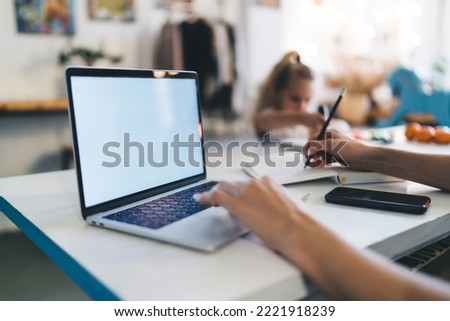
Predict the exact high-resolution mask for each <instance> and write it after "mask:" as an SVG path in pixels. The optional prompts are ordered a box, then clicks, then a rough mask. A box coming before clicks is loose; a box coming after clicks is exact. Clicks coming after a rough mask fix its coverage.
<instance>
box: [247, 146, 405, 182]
mask: <svg viewBox="0 0 450 321" xmlns="http://www.w3.org/2000/svg"><path fill="white" fill-rule="evenodd" d="M241 167H242V169H243V170H244V172H246V173H247V174H248V175H249V176H251V177H253V178H261V177H263V176H270V177H272V178H273V179H274V180H275V181H277V182H278V183H280V184H283V185H289V184H296V183H302V182H308V181H312V180H317V179H323V178H328V179H331V180H333V181H334V182H335V183H337V184H342V185H347V184H369V183H387V182H398V181H402V179H400V178H397V177H393V176H389V175H384V174H380V173H375V172H359V171H353V170H351V169H348V168H345V167H342V166H340V165H337V164H335V165H332V166H329V167H324V168H309V167H308V168H304V164H303V161H302V157H301V154H300V153H299V152H291V151H287V152H284V153H283V154H282V155H281V154H277V153H272V154H270V155H266V157H263V158H261V159H259V162H258V163H257V164H256V163H255V162H241Z"/></svg>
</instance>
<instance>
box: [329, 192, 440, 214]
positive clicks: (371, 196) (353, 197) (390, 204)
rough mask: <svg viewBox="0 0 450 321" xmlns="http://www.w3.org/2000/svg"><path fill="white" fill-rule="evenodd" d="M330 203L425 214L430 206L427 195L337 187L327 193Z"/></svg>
mask: <svg viewBox="0 0 450 321" xmlns="http://www.w3.org/2000/svg"><path fill="white" fill-rule="evenodd" d="M325 200H326V201H327V202H329V203H335V204H342V205H350V206H358V207H368V208H375V209H379V210H386V211H395V212H403V213H410V214H423V213H425V212H426V210H427V209H428V207H429V206H430V203H431V199H430V198H429V197H427V196H421V195H411V194H402V193H391V192H381V191H374V190H368V189H360V188H350V187H336V188H335V189H333V190H332V191H331V192H329V193H328V194H326V195H325Z"/></svg>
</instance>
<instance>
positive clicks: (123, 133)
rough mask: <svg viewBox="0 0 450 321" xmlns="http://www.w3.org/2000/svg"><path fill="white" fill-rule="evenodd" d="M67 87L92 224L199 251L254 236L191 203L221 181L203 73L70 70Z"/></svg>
mask: <svg viewBox="0 0 450 321" xmlns="http://www.w3.org/2000/svg"><path fill="white" fill-rule="evenodd" d="M66 82H67V93H68V100H69V113H70V122H71V127H72V134H73V135H72V136H73V146H74V159H75V167H76V172H77V180H78V190H79V196H80V205H81V214H82V216H83V219H84V220H86V221H87V222H88V223H90V224H93V225H95V226H99V227H104V228H109V229H113V230H117V231H122V232H127V233H131V234H135V235H139V236H144V237H148V238H152V239H155V240H159V241H162V242H168V243H173V244H177V245H181V246H184V247H188V248H192V249H196V250H201V251H214V250H215V249H217V248H219V247H220V246H222V245H224V244H226V243H228V242H230V241H232V240H233V239H236V238H237V237H239V236H241V235H243V234H244V233H245V232H247V228H246V227H245V226H243V225H242V224H240V223H239V222H238V221H237V220H236V219H234V218H232V217H231V216H230V215H229V214H228V212H227V211H226V210H225V209H224V208H221V207H211V206H209V205H208V204H200V203H197V202H196V201H195V200H194V199H193V197H192V196H193V195H194V194H196V193H199V192H203V191H207V190H209V189H211V188H212V187H213V186H214V185H215V184H216V182H213V181H209V180H208V179H207V178H206V167H205V154H204V149H203V136H202V122H201V114H200V110H201V106H200V100H199V90H198V88H199V86H198V77H197V74H196V73H195V72H188V71H163V70H142V69H109V68H88V67H87V68H83V67H68V68H67V70H66Z"/></svg>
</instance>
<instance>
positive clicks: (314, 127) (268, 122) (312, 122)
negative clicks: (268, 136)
mask: <svg viewBox="0 0 450 321" xmlns="http://www.w3.org/2000/svg"><path fill="white" fill-rule="evenodd" d="M324 122H325V120H324V119H323V116H322V115H320V114H318V113H307V112H292V111H278V110H266V111H264V112H261V113H259V114H257V115H256V116H255V117H254V125H255V128H256V130H257V131H259V132H270V131H271V130H274V129H280V128H285V127H291V126H296V125H304V126H306V127H308V128H309V129H310V130H311V131H318V130H320V129H321V128H322V125H323V123H324Z"/></svg>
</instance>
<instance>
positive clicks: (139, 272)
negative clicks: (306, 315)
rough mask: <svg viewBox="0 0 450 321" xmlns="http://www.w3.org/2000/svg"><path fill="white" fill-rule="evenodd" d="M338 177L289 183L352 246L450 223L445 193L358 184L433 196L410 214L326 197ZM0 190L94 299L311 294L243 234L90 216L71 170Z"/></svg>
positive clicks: (6, 182)
mask: <svg viewBox="0 0 450 321" xmlns="http://www.w3.org/2000/svg"><path fill="white" fill-rule="evenodd" d="M445 151H448V149H446V150H445ZM236 152H237V151H234V153H236ZM443 152H444V150H443ZM233 158H234V159H236V158H239V156H236V155H235V156H234V157H233ZM236 163H238V162H233V164H234V165H236ZM210 172H211V174H212V175H211V176H212V178H213V179H221V178H226V179H245V175H244V174H243V173H242V172H241V171H240V170H239V169H237V168H230V169H223V168H222V169H212V170H211V171H210ZM335 186H336V185H335V184H334V183H332V182H331V181H328V180H324V181H316V182H310V183H306V184H305V183H303V184H298V185H295V186H291V187H290V188H291V189H292V190H293V191H295V192H298V193H299V195H302V194H304V193H305V192H308V193H310V196H309V197H308V199H307V200H306V204H308V206H310V208H311V213H313V216H314V217H315V218H316V219H317V220H319V221H320V222H322V223H324V224H325V225H327V226H329V227H330V228H331V229H332V230H334V231H335V232H336V233H337V234H339V235H341V236H342V237H344V238H345V239H347V240H348V241H349V242H350V243H352V244H354V245H355V246H356V247H359V248H366V247H370V248H373V249H374V250H376V251H379V252H380V253H382V254H384V255H386V256H388V257H390V258H394V257H397V256H399V255H401V254H405V253H409V252H411V251H413V250H415V249H416V248H417V247H420V246H423V245H426V244H428V243H430V242H432V241H433V240H436V239H438V238H441V237H444V236H446V235H447V234H449V232H450V215H446V214H447V213H449V212H450V197H449V194H448V193H444V192H441V191H438V190H436V189H434V188H430V187H426V186H423V185H419V184H413V183H407V182H403V183H390V184H383V185H372V186H369V185H364V186H360V187H371V188H374V189H382V190H391V191H401V192H408V193H419V194H424V195H428V196H430V197H431V199H432V205H431V207H430V209H429V210H428V211H427V212H426V214H424V215H421V216H414V215H406V214H399V213H390V212H381V211H377V210H369V209H358V208H351V207H345V206H336V205H331V204H327V203H325V202H324V199H323V195H324V194H325V193H326V192H328V191H329V190H331V189H332V188H334V187H335ZM0 196H2V197H3V198H4V199H0V211H1V212H3V213H4V214H5V215H6V216H8V217H9V218H10V219H11V221H13V222H14V223H15V224H16V225H17V226H18V227H19V228H20V229H21V230H22V231H23V232H24V233H25V234H26V235H27V236H28V237H29V238H30V239H32V240H33V241H34V242H35V243H36V244H37V245H38V246H39V247H40V248H41V249H42V250H43V251H44V252H45V253H46V254H47V255H48V256H49V257H50V258H52V259H53V260H54V261H55V262H56V263H57V264H58V265H59V266H60V267H61V268H62V269H63V270H64V271H65V272H66V273H67V274H68V275H69V276H71V277H72V278H73V279H74V281H75V282H76V283H77V284H79V285H80V287H81V288H82V289H84V290H85V291H86V292H87V293H88V294H89V295H91V296H92V297H93V298H94V299H99V300H111V299H123V300H293V299H299V298H302V297H304V296H305V295H306V294H307V290H306V287H305V284H304V282H303V279H302V278H301V275H300V273H299V272H298V271H297V270H296V269H295V268H294V267H293V266H292V265H291V264H289V263H288V262H286V261H285V260H283V259H282V258H280V257H278V256H277V255H276V254H274V253H272V252H271V251H269V250H267V249H266V248H264V247H263V246H261V245H259V244H257V243H254V242H252V241H249V240H246V239H243V238H241V239H239V240H237V241H236V242H233V243H232V244H230V245H228V246H226V247H224V248H222V249H220V250H219V251H217V252H215V253H213V254H204V253H199V252H195V251H192V250H188V249H183V248H180V247H177V246H173V245H168V244H162V243H159V242H156V241H152V240H149V239H144V238H140V237H136V236H131V235H127V234H122V233H119V232H115V231H111V230H106V229H101V228H98V227H94V226H90V225H87V224H86V223H85V222H84V221H83V220H82V219H81V215H80V211H79V204H78V195H77V189H76V181H75V172H74V171H73V170H70V171H61V172H51V173H45V174H36V175H28V176H19V177H11V178H3V179H0ZM5 200H6V201H5ZM330 246H332V244H331V245H330Z"/></svg>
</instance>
